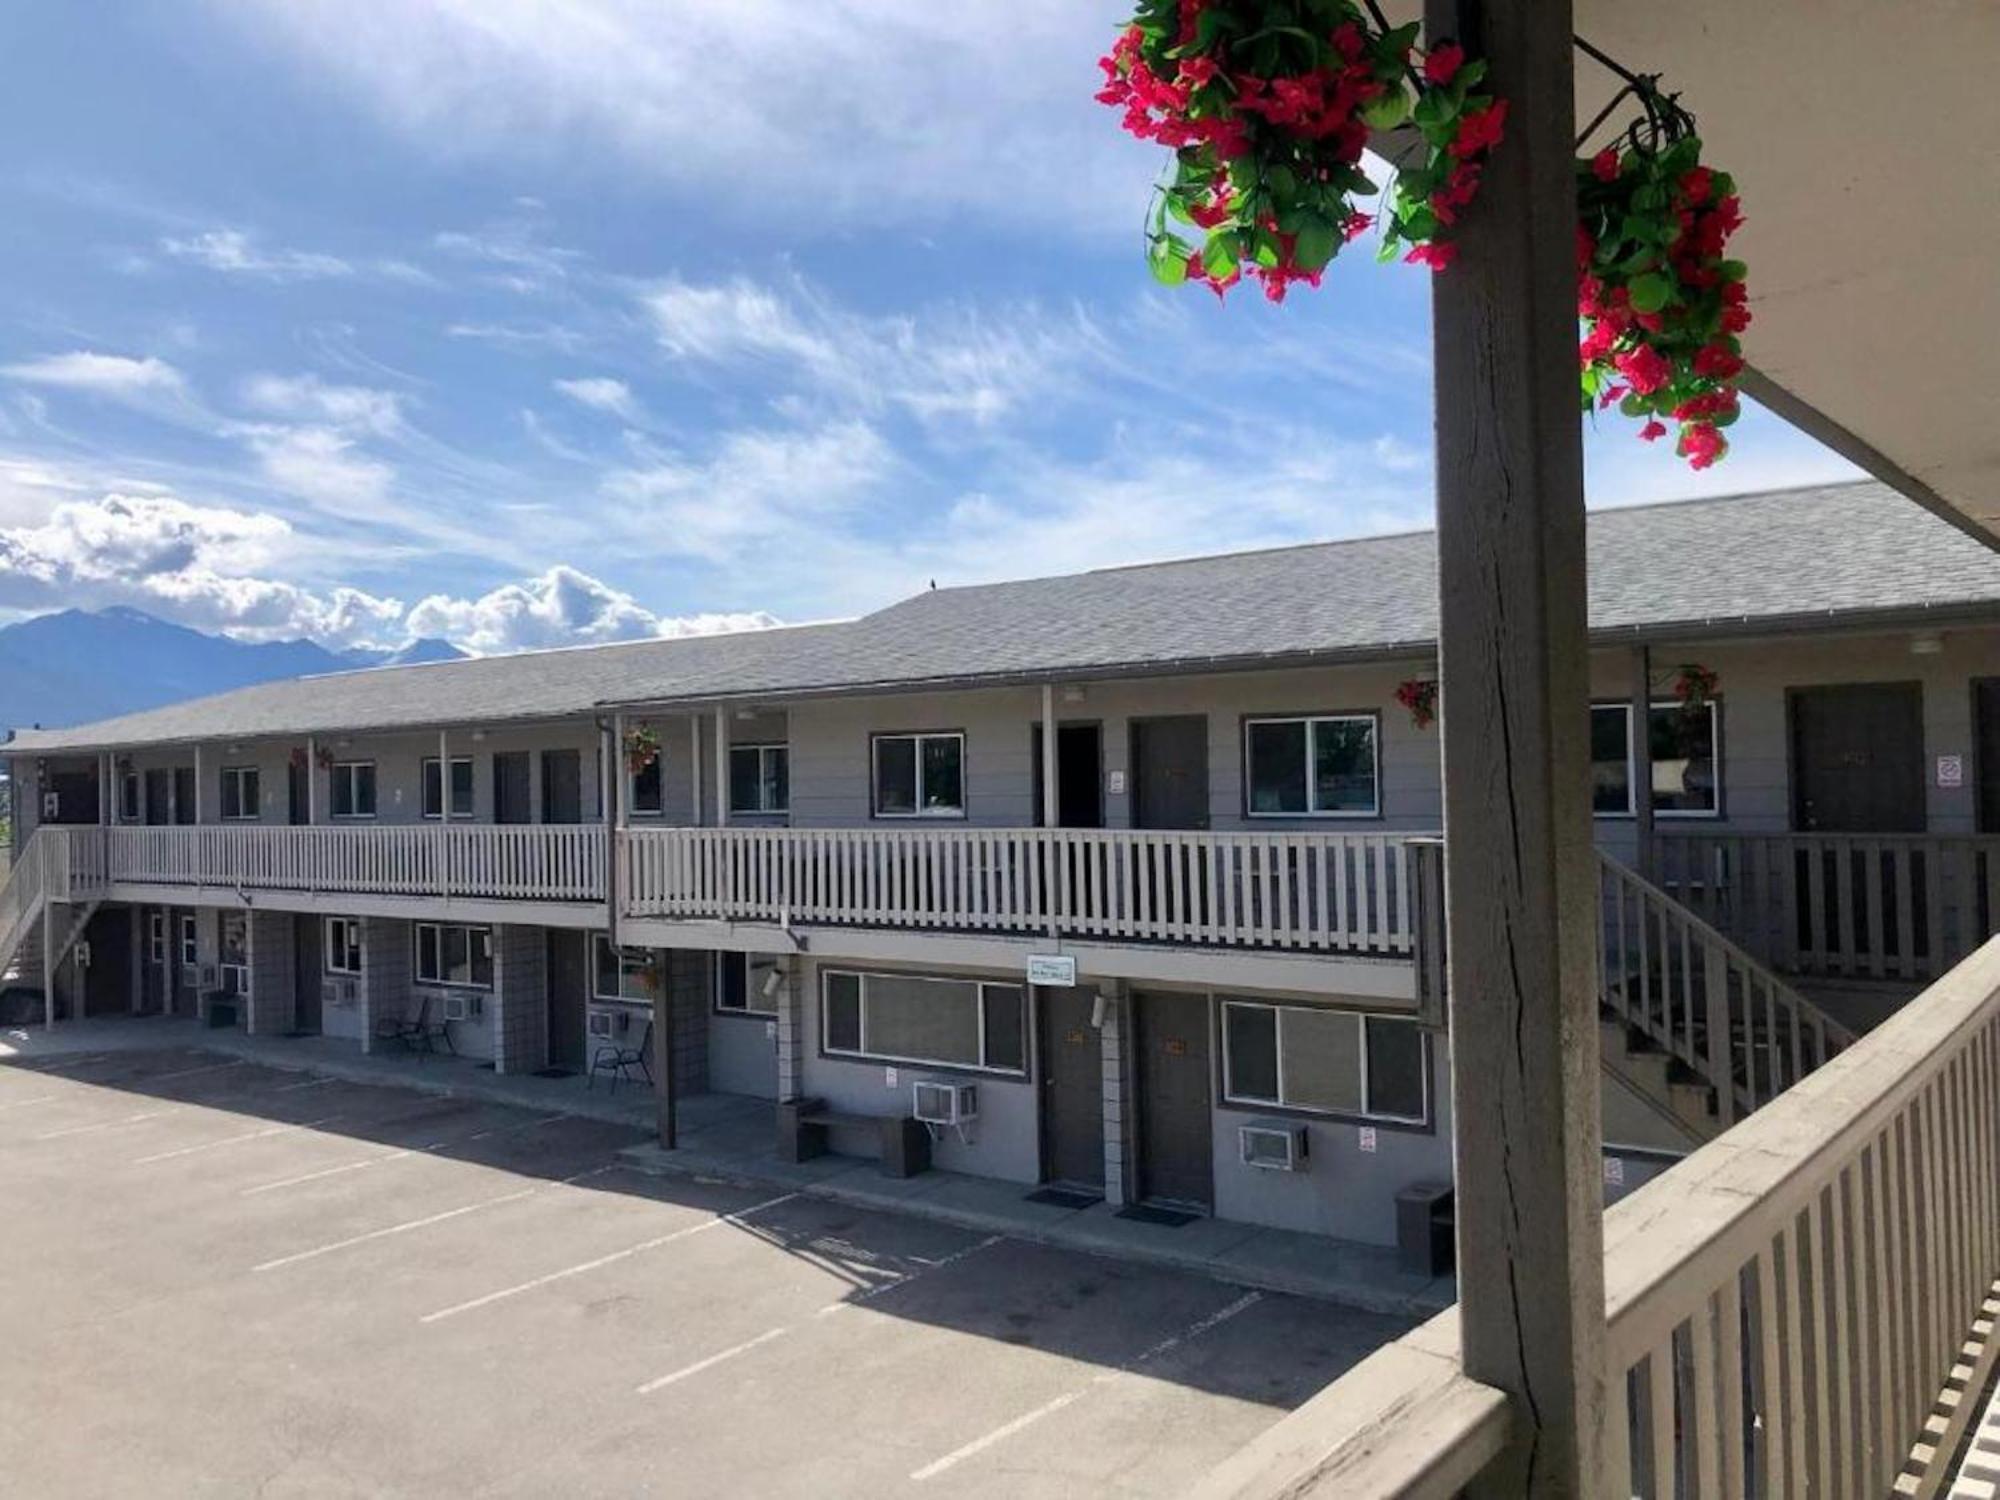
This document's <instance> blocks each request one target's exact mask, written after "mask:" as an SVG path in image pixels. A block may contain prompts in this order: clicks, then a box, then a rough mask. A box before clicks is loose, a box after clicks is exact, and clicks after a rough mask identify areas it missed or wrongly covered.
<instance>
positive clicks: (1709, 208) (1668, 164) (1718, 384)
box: [1577, 135, 1750, 469]
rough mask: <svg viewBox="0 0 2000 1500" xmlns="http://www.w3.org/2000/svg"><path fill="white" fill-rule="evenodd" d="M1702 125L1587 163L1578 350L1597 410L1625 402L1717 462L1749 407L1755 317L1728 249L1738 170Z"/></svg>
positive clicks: (1736, 218)
mask: <svg viewBox="0 0 2000 1500" xmlns="http://www.w3.org/2000/svg"><path fill="white" fill-rule="evenodd" d="M1700 156H1701V142H1700V140H1699V139H1698V138H1697V137H1695V136H1693V135H1683V136H1681V137H1680V138H1679V139H1677V140H1673V141H1669V142H1663V143H1660V144H1659V145H1658V146H1656V147H1649V148H1647V149H1639V148H1638V147H1635V146H1631V145H1628V146H1627V147H1626V148H1625V149H1624V150H1623V151H1620V150H1619V149H1617V148H1615V147H1614V148H1611V149H1608V150H1605V151H1600V152H1599V153H1598V154H1597V155H1596V156H1594V157H1591V158H1590V159H1589V160H1587V161H1581V162H1579V163H1577V200H1578V211H1579V215H1580V222H1579V224H1578V226H1577V269H1578V271H1579V273H1580V275H1579V280H1578V295H1577V310H1578V313H1579V315H1580V316H1581V317H1582V320H1583V324H1584V333H1583V339H1582V342H1581V344H1580V345H1579V346H1578V350H1577V354H1578V360H1579V363H1580V364H1581V366H1582V401H1583V406H1584V409H1585V410H1586V411H1590V410H1595V409H1597V408H1599V407H1603V406H1609V405H1611V404H1613V403H1614V402H1615V403H1616V404H1617V405H1618V407H1619V409H1620V410H1621V411H1623V412H1624V413H1625V414H1626V415H1628V416H1633V417H1644V418H1646V419H1647V420H1646V422H1645V425H1644V426H1642V427H1641V428H1640V429H1639V436H1640V437H1641V438H1642V439H1643V440H1645V441H1646V442H1649V443H1650V442H1657V441H1658V440H1659V439H1660V438H1663V437H1665V436H1666V435H1667V432H1668V427H1667V422H1669V421H1671V422H1673V423H1675V424H1677V425H1678V427H1679V429H1680V435H1679V438H1678V439H1677V441H1676V445H1675V451H1676V452H1678V453H1679V454H1680V455H1681V457H1683V458H1685V459H1686V460H1687V461H1688V463H1689V465H1690V466H1692V467H1693V468H1697V469H1705V468H1707V467H1708V466H1709V465H1711V464H1713V463H1715V462H1716V461H1717V460H1718V459H1720V458H1722V457H1723V456H1724V455H1725V454H1727V453H1728V451H1729V443H1728V440H1727V439H1726V438H1725V437H1724V436H1723V429H1724V428H1726V427H1728V426H1729V425H1730V424H1731V423H1733V422H1734V421H1735V420H1736V418H1737V415H1738V412H1739V409H1740V408H1739V405H1738V398H1737V392H1736V384H1735V382H1736V378H1737V376H1739V375H1740V374H1741V373H1742V370H1743V350H1742V345H1741V343H1740V342H1739V340H1738V338H1737V335H1739V334H1740V333H1742V332H1743V330H1744V329H1746V328H1747V327H1749V325H1750V310H1749V308H1748V307H1747V306H1746V305H1745V304H1746V300H1747V293H1746V291H1745V288H1744V282H1743V276H1744V268H1743V264H1742V262H1740V261H1733V260H1727V259H1725V258H1724V257H1725V255H1726V253H1727V249H1728V243H1729V237H1730V236H1731V235H1732V234H1734V233H1735V232H1736V230H1737V228H1738V227H1739V226H1740V225H1741V224H1742V222H1743V214H1742V210H1741V207H1740V205H1739V204H1738V202H1737V199H1736V196H1735V185H1734V184H1733V183H1732V182H1731V180H1730V178H1729V176H1728V174H1727V173H1724V172H1717V171H1715V170H1713V169H1712V168H1709V167H1705V166H1703V165H1701V161H1700Z"/></svg>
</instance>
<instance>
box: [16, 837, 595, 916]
mask: <svg viewBox="0 0 2000 1500" xmlns="http://www.w3.org/2000/svg"><path fill="white" fill-rule="evenodd" d="M51 831H53V830H51ZM63 832H64V834H65V837H64V840H63V842H64V845H65V853H66V857H67V859H68V861H69V865H70V868H71V869H73V870H76V871H88V872H89V876H90V878H91V879H92V880H94V881H95V882H96V883H98V884H100V885H101V884H105V883H108V884H110V885H111V886H114V887H115V886H118V885H147V886H171V887H189V888H196V889H200V888H220V889H224V890H243V891H258V890H264V891H298V892H309V893H310V892H324V893H329V894H347V895H387V896H436V897H446V898H452V897H456V898H474V899H493V900H526V901H602V900H603V899H604V860H605V845H604V830H603V829H602V828H601V827H595V826H591V825H542V824H522V825H511V824H510V825H491V824H459V825H453V826H448V827H438V826H436V825H434V824H412V825H407V826H381V827H366V828H361V827H326V826H315V827H308V828H296V827H277V828H265V827H247V828H232V827H215V826H207V825H204V826H200V827H192V828H189V827H178V828H82V829H67V830H63Z"/></svg>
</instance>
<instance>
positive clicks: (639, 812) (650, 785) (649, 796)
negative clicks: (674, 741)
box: [625, 748, 667, 818]
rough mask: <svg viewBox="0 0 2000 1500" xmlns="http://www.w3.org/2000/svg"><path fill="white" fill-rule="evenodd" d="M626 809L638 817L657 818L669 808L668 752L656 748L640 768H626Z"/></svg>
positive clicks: (628, 765) (628, 766)
mask: <svg viewBox="0 0 2000 1500" xmlns="http://www.w3.org/2000/svg"><path fill="white" fill-rule="evenodd" d="M625 798H626V801H625V809H626V811H627V812H629V813H631V814H632V815H633V816H634V817H636V818H657V817H659V816H660V815H661V814H662V813H664V812H665V811H666V810H667V752H666V750H665V749H664V748H661V749H656V750H655V751H654V752H653V758H652V759H651V760H649V761H647V762H646V764H645V766H644V767H643V768H641V769H640V770H637V771H634V770H632V769H631V766H630V764H629V763H628V764H627V766H626V770H625Z"/></svg>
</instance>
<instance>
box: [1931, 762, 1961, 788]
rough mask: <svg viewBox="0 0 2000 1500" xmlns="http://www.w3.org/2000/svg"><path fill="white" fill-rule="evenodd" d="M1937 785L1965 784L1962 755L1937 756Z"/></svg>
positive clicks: (1954, 785)
mask: <svg viewBox="0 0 2000 1500" xmlns="http://www.w3.org/2000/svg"><path fill="white" fill-rule="evenodd" d="M1938 785H1939V786H1950V787H1957V786H1964V785H1965V757H1964V756H1963V755H1940V756H1939V757H1938Z"/></svg>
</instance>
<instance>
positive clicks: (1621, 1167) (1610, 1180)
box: [1604, 1156, 1625, 1187]
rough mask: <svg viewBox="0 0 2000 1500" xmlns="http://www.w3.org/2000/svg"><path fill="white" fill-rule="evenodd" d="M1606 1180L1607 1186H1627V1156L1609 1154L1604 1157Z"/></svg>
mask: <svg viewBox="0 0 2000 1500" xmlns="http://www.w3.org/2000/svg"><path fill="white" fill-rule="evenodd" d="M1604 1182H1605V1185H1606V1186H1607V1187H1623V1186H1625V1158H1624V1157H1622V1156H1607V1157H1605V1158H1604Z"/></svg>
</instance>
